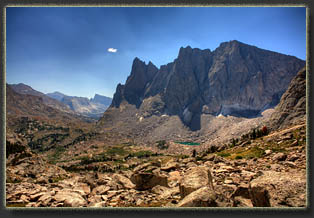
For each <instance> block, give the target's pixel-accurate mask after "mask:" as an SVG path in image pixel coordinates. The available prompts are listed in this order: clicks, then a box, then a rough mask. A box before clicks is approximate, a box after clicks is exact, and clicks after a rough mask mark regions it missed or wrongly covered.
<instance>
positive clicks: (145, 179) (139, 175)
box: [131, 172, 168, 190]
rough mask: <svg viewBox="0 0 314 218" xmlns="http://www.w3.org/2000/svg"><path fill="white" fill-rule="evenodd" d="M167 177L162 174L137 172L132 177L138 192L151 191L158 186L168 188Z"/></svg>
mask: <svg viewBox="0 0 314 218" xmlns="http://www.w3.org/2000/svg"><path fill="white" fill-rule="evenodd" d="M167 179H168V178H167V176H165V175H162V174H160V173H146V172H135V173H134V174H132V176H131V181H132V182H133V183H134V184H135V189H137V190H147V189H151V188H152V187H154V186H156V185H161V186H166V187H168V181H167Z"/></svg>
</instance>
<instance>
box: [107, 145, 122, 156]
mask: <svg viewBox="0 0 314 218" xmlns="http://www.w3.org/2000/svg"><path fill="white" fill-rule="evenodd" d="M106 154H107V155H109V156H113V155H116V154H117V155H125V154H127V151H126V150H124V149H123V148H122V147H112V148H109V149H108V150H107V151H106Z"/></svg>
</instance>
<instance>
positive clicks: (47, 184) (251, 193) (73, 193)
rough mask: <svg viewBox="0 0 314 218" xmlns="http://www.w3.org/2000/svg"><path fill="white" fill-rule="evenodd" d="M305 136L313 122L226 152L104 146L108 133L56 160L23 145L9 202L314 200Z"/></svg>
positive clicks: (15, 159)
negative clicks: (308, 188)
mask: <svg viewBox="0 0 314 218" xmlns="http://www.w3.org/2000/svg"><path fill="white" fill-rule="evenodd" d="M305 139H306V138H305V125H299V126H295V127H293V128H288V129H284V130H281V131H276V132H272V133H271V134H269V135H266V136H263V137H259V138H256V139H250V140H249V139H243V140H240V141H239V142H238V143H237V144H236V145H235V146H233V147H230V148H226V149H224V150H221V151H219V152H218V151H213V150H208V151H206V152H190V153H189V154H188V155H171V154H167V153H162V152H159V153H153V152H151V151H149V150H147V149H146V150H143V149H145V148H144V147H140V146H136V145H130V144H120V145H113V146H103V140H101V141H98V142H97V140H96V141H95V140H94V141H93V142H90V141H85V142H83V144H82V143H79V144H76V147H75V148H74V147H71V150H66V151H63V152H61V153H60V154H59V158H58V160H57V164H56V165H52V164H47V163H45V156H44V155H41V156H39V155H38V154H34V153H30V152H29V151H28V153H27V154H28V155H21V154H22V153H23V152H24V151H20V150H18V149H16V150H15V151H14V152H11V153H10V154H9V155H8V159H7V178H6V181H7V182H6V192H7V194H6V204H7V206H8V207H276V208H278V207H307V206H308V202H307V194H306V181H307V180H306V141H305ZM7 140H8V141H10V145H13V144H18V141H17V139H12V138H10V137H8V139H7ZM249 141H250V143H248V142H249ZM20 143H22V142H20ZM91 145H93V146H92V147H93V149H91ZM185 146H188V147H191V146H189V145H185ZM86 150H88V152H89V153H88V154H87V153H85V151H86ZM73 152H75V153H73ZM212 152H214V153H212ZM193 153H195V154H193ZM74 154H76V155H74Z"/></svg>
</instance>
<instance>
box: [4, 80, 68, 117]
mask: <svg viewBox="0 0 314 218" xmlns="http://www.w3.org/2000/svg"><path fill="white" fill-rule="evenodd" d="M9 86H10V88H11V89H13V90H14V91H15V92H17V93H19V94H23V95H33V96H38V97H41V98H42V100H43V103H44V104H45V105H47V106H49V107H53V108H56V109H58V110H60V111H63V112H67V113H73V111H72V110H71V109H70V108H69V106H67V105H65V104H63V103H61V102H59V101H56V100H55V99H53V98H50V97H49V96H46V95H45V94H44V93H41V92H39V91H37V90H34V89H33V88H32V87H30V86H28V85H25V84H23V83H19V84H10V85H9Z"/></svg>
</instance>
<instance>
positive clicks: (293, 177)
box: [249, 171, 307, 207]
mask: <svg viewBox="0 0 314 218" xmlns="http://www.w3.org/2000/svg"><path fill="white" fill-rule="evenodd" d="M249 193H250V198H251V201H252V204H253V206H255V207H305V206H306V204H307V203H306V172H305V171H304V172H302V171H301V172H300V171H294V172H275V171H265V172H263V175H262V176H260V177H257V178H256V179H254V180H252V181H251V182H250V187H249Z"/></svg>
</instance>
